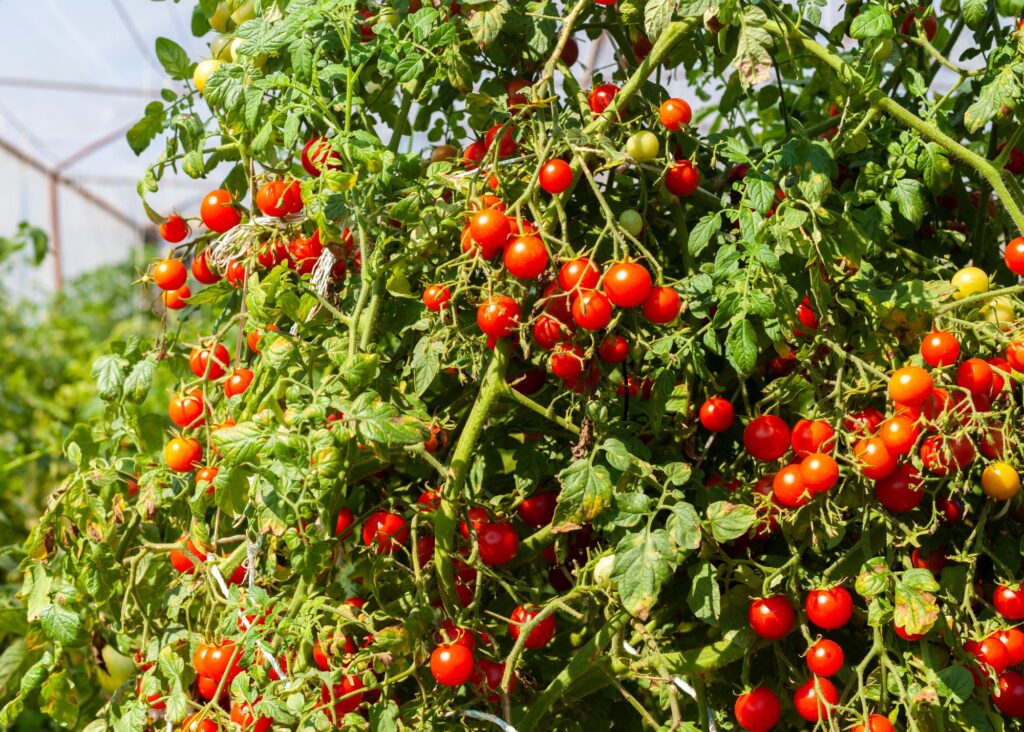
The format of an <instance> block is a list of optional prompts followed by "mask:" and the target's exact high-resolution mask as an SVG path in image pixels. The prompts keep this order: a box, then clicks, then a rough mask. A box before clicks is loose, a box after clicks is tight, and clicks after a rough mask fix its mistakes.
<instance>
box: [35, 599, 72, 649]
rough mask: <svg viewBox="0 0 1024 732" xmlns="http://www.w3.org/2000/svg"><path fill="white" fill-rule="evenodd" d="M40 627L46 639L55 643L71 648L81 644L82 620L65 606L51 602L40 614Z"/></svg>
mask: <svg viewBox="0 0 1024 732" xmlns="http://www.w3.org/2000/svg"><path fill="white" fill-rule="evenodd" d="M39 625H40V627H41V628H42V629H43V633H45V634H46V637H47V638H49V639H50V640H52V641H54V642H55V643H62V644H64V645H67V646H70V645H75V644H77V643H78V642H79V640H80V639H79V633H80V632H81V630H82V618H81V617H79V615H78V613H76V612H75V611H73V610H69V609H68V608H67V607H65V606H64V605H62V604H60V603H59V602H58V603H54V602H51V603H50V604H49V605H47V606H46V607H44V608H43V609H42V612H40V613H39Z"/></svg>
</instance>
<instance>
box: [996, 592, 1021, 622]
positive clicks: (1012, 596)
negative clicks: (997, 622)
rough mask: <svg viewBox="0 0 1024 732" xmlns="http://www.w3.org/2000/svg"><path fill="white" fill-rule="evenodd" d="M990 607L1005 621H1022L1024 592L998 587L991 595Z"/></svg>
mask: <svg viewBox="0 0 1024 732" xmlns="http://www.w3.org/2000/svg"><path fill="white" fill-rule="evenodd" d="M992 607H994V608H995V610H996V612H997V613H999V614H1000V615H1002V616H1003V617H1004V618H1006V619H1007V620H1013V621H1017V620H1024V590H1020V589H1014V588H1013V587H1011V586H1009V585H998V586H997V587H996V589H995V591H994V592H993V593H992Z"/></svg>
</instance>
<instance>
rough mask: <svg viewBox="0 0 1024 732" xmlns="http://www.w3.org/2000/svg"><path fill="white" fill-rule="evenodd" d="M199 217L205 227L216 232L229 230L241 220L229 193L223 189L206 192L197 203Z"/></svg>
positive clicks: (220, 232)
mask: <svg viewBox="0 0 1024 732" xmlns="http://www.w3.org/2000/svg"><path fill="white" fill-rule="evenodd" d="M199 217H200V218H201V219H202V220H203V224H205V225H206V228H207V229H209V230H210V231H214V232H216V233H218V234H223V233H225V232H227V231H230V230H231V229H233V228H235V227H236V226H238V224H239V222H241V220H242V216H241V214H239V213H238V209H236V208H235V207H234V199H232V198H231V194H230V193H228V192H227V191H225V190H223V189H220V190H216V191H211V192H210V193H207V194H206V197H205V198H203V202H202V203H201V204H200V205H199Z"/></svg>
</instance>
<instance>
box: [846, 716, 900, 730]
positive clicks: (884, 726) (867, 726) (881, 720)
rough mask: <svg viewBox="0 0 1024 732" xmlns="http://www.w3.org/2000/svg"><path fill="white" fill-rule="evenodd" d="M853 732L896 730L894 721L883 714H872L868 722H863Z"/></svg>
mask: <svg viewBox="0 0 1024 732" xmlns="http://www.w3.org/2000/svg"><path fill="white" fill-rule="evenodd" d="M851 732H895V730H894V728H893V726H892V723H891V722H889V719H888V718H887V717H883V716H882V715H881V714H872V715H871V716H869V717H868V719H867V721H866V722H861V723H860V724H858V725H857V726H856V727H854V728H853V729H852V730H851Z"/></svg>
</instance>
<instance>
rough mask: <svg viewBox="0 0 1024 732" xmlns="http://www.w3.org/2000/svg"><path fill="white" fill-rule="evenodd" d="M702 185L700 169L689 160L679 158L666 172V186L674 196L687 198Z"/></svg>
mask: <svg viewBox="0 0 1024 732" xmlns="http://www.w3.org/2000/svg"><path fill="white" fill-rule="evenodd" d="M699 186H700V171H698V170H697V168H696V167H695V166H694V165H693V163H691V162H690V161H689V160H679V161H676V162H675V163H673V164H672V167H671V168H669V169H668V171H667V172H666V173H665V188H667V189H668V192H669V193H671V194H672V195H673V196H678V197H680V198H685V197H686V196H689V195H691V194H692V193H693V192H694V191H696V190H697V188H698V187H699Z"/></svg>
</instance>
